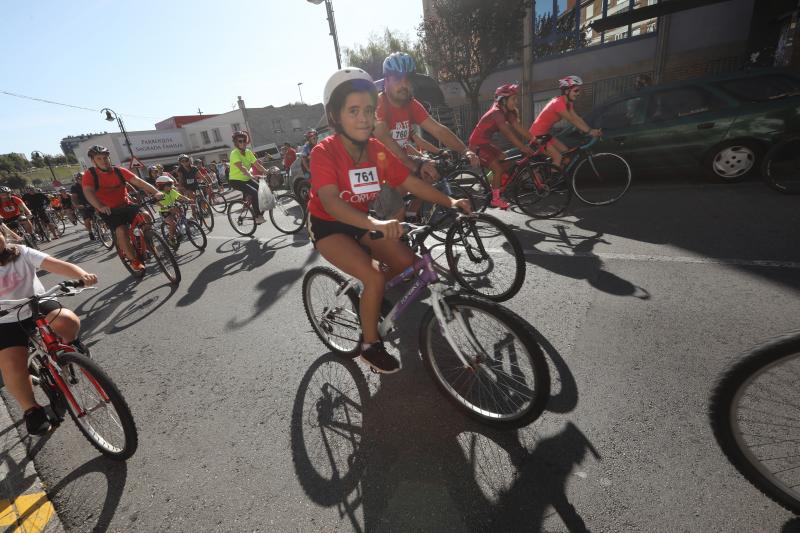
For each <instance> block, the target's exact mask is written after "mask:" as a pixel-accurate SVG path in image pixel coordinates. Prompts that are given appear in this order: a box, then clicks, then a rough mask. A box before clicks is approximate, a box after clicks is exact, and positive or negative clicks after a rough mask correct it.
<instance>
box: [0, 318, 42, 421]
mask: <svg viewBox="0 0 800 533" xmlns="http://www.w3.org/2000/svg"><path fill="white" fill-rule="evenodd" d="M14 325H15V326H16V324H14ZM0 373H2V375H3V383H4V384H5V386H6V388H7V389H8V392H10V393H11V395H12V396H13V397H14V399H16V400H17V402H18V403H19V406H20V408H21V409H22V410H23V411H27V410H28V409H31V408H32V407H35V406H36V405H37V403H36V400H35V399H34V397H33V387H32V385H31V376H30V374H29V373H28V348H27V346H12V347H9V348H5V349H2V350H0Z"/></svg>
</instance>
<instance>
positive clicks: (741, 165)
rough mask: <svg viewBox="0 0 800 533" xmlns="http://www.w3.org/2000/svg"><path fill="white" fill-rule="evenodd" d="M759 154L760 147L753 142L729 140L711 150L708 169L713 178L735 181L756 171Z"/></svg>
mask: <svg viewBox="0 0 800 533" xmlns="http://www.w3.org/2000/svg"><path fill="white" fill-rule="evenodd" d="M759 156H760V154H759V149H758V148H757V147H756V146H755V145H753V144H752V143H749V142H728V143H724V144H721V145H719V146H717V147H716V148H714V149H713V150H712V151H711V155H710V156H709V157H708V160H707V162H706V169H707V170H708V173H709V176H711V177H712V178H715V179H718V180H722V181H723V182H725V183H735V182H738V181H742V180H743V179H745V178H748V177H750V176H752V175H753V174H754V173H755V171H756V169H757V168H758V164H757V163H758V159H759Z"/></svg>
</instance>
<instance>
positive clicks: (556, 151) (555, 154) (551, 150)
mask: <svg viewBox="0 0 800 533" xmlns="http://www.w3.org/2000/svg"><path fill="white" fill-rule="evenodd" d="M544 150H545V152H547V155H549V156H550V158H551V159H552V160H553V164H554V165H555V166H557V167H559V168H561V162H562V159H563V156H562V155H561V154H563V153H564V152H566V151H567V147H566V146H565V145H564V143H562V142H561V141H559V140H558V139H556V138H555V137H553V138H552V139H550V140H549V141H548V142H547V146H545V149H544Z"/></svg>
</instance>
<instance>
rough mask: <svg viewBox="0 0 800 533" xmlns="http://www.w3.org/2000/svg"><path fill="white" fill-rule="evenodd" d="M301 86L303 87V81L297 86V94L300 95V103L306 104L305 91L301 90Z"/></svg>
mask: <svg viewBox="0 0 800 533" xmlns="http://www.w3.org/2000/svg"><path fill="white" fill-rule="evenodd" d="M301 85H303V82H302V81H301V82H299V83H298V84H297V92H299V93H300V103H301V104H305V102H303V91H302V90H301V89H300V86H301Z"/></svg>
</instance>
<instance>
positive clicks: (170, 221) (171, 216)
mask: <svg viewBox="0 0 800 533" xmlns="http://www.w3.org/2000/svg"><path fill="white" fill-rule="evenodd" d="M173 209H174V208H173ZM163 216H164V222H166V223H167V227H168V228H169V236H170V237H172V238H175V226H176V225H177V222H176V220H175V216H176V215H175V213H174V212H173V211H172V210H170V211H167V212H166V213H164V215H163Z"/></svg>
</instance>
